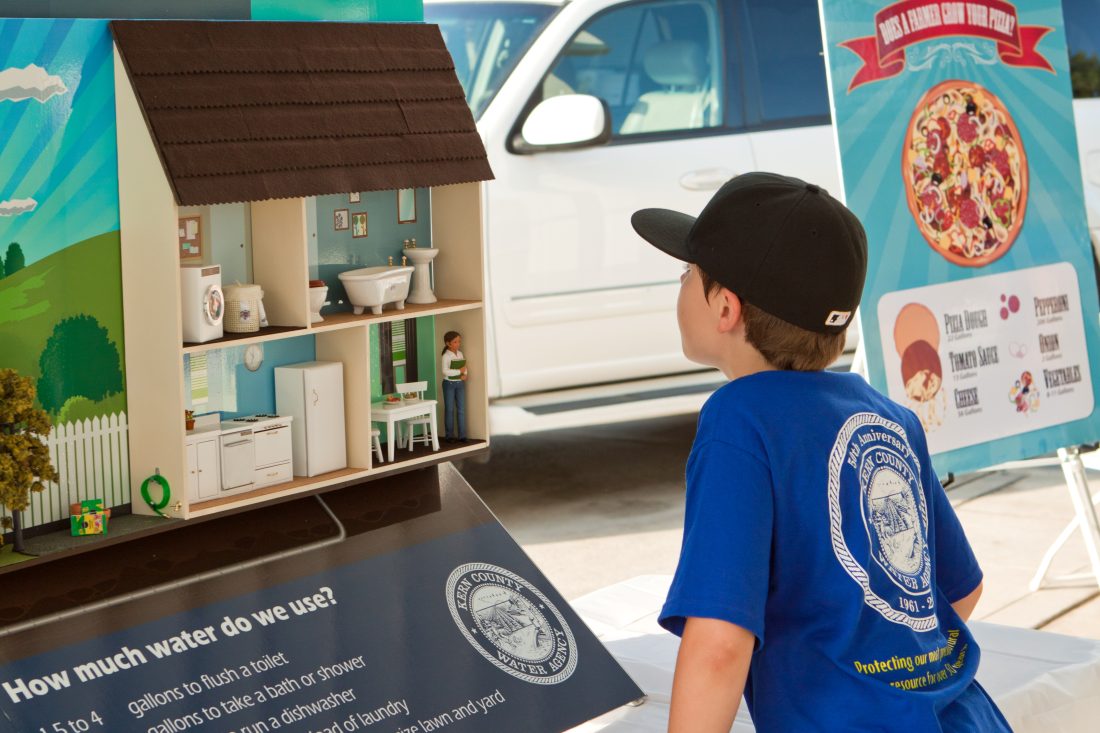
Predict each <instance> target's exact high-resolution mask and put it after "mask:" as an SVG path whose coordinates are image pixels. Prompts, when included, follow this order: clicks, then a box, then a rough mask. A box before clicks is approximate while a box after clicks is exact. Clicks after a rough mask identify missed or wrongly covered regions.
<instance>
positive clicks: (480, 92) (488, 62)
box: [424, 2, 556, 120]
mask: <svg viewBox="0 0 1100 733" xmlns="http://www.w3.org/2000/svg"><path fill="white" fill-rule="evenodd" d="M555 12H556V8H555V7H554V6H552V5H545V4H541V3H519V2H500V3H425V4H424V20H425V22H427V23H438V24H439V30H440V32H441V33H442V34H443V42H444V43H445V44H446V46H447V50H448V51H450V52H451V57H452V58H453V59H454V62H455V74H457V75H458V81H459V82H460V83H461V84H462V89H463V90H464V91H465V92H466V102H467V103H469V105H470V111H471V112H472V113H473V115H474V119H475V120H476V119H478V118H480V117H481V114H482V113H483V112H484V111H485V108H486V107H488V106H489V102H491V101H492V100H493V97H494V96H496V93H497V91H498V90H499V89H500V87H501V85H502V84H504V82H505V80H506V79H507V78H508V75H509V74H511V73H512V69H514V68H515V67H516V64H517V63H519V60H520V58H522V56H523V54H524V53H526V51H527V49H528V48H529V47H530V46H531V43H532V42H533V41H534V40H535V38H536V37H537V36H538V34H539V33H540V32H541V31H542V29H543V28H544V27H545V26H546V23H547V21H548V20H549V19H550V17H551V16H552V15H553V14H554V13H555Z"/></svg>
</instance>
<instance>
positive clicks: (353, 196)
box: [348, 191, 363, 204]
mask: <svg viewBox="0 0 1100 733" xmlns="http://www.w3.org/2000/svg"><path fill="white" fill-rule="evenodd" d="M362 200H363V197H362V194H360V193H359V192H358V191H357V192H355V193H349V194H348V203H349V204H357V203H359V202H360V201H362Z"/></svg>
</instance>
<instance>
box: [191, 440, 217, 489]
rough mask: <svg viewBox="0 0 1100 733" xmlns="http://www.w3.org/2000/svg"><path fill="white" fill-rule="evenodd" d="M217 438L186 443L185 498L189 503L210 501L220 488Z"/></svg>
mask: <svg viewBox="0 0 1100 733" xmlns="http://www.w3.org/2000/svg"><path fill="white" fill-rule="evenodd" d="M221 483H222V478H221V466H220V463H219V459H218V436H217V434H216V433H215V434H214V435H213V437H210V438H206V439H203V440H191V441H188V442H187V498H188V499H189V500H190V501H202V500H204V499H212V498H214V497H215V496H217V495H218V490H219V489H220V488H221Z"/></svg>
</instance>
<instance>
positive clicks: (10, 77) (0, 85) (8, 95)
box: [0, 64, 69, 102]
mask: <svg viewBox="0 0 1100 733" xmlns="http://www.w3.org/2000/svg"><path fill="white" fill-rule="evenodd" d="M67 91H69V88H68V87H66V86H65V82H63V81H61V77H59V76H51V75H50V74H49V73H48V72H47V71H46V70H45V69H43V68H42V67H41V66H36V65H34V64H31V65H30V66H27V67H26V68H23V69H17V68H14V67H12V68H8V69H4V70H3V71H0V101H4V100H8V101H11V102H21V101H23V100H24V99H37V100H38V101H39V102H45V101H46V100H47V99H49V98H50V97H52V96H54V95H57V94H64V93H65V92H67Z"/></svg>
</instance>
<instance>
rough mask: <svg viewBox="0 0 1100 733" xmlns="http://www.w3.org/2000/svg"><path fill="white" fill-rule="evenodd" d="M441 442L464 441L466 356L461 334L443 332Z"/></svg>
mask: <svg viewBox="0 0 1100 733" xmlns="http://www.w3.org/2000/svg"><path fill="white" fill-rule="evenodd" d="M443 344H444V345H443V434H444V437H443V442H444V443H465V442H466V357H465V356H463V354H462V350H461V347H462V334H460V333H459V332H458V331H448V332H447V333H445V334H443Z"/></svg>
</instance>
